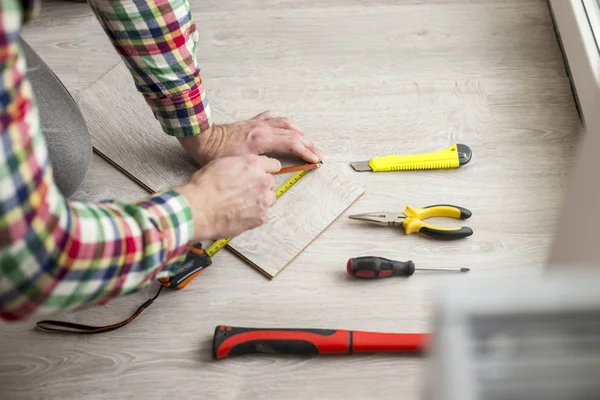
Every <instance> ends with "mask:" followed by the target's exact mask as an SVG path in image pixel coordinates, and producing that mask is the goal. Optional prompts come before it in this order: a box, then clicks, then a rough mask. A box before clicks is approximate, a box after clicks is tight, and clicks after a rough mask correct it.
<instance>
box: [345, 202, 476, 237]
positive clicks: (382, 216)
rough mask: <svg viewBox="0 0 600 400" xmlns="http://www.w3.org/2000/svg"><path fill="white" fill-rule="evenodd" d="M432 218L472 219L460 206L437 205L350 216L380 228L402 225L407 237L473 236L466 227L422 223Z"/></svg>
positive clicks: (468, 212) (469, 212)
mask: <svg viewBox="0 0 600 400" xmlns="http://www.w3.org/2000/svg"><path fill="white" fill-rule="evenodd" d="M432 217H449V218H455V219H467V218H470V217H471V211H469V210H467V209H466V208H462V207H458V206H452V205H448V204H437V205H434V206H429V207H424V208H415V207H412V206H406V209H405V210H404V212H403V213H391V212H374V213H366V214H355V215H350V216H349V218H350V219H357V220H359V221H364V222H369V223H371V224H375V225H380V226H397V225H402V226H403V227H404V232H405V233H406V234H407V235H410V234H411V233H416V232H418V233H422V234H423V235H426V236H429V237H431V238H433V239H438V240H455V239H464V238H466V237H468V236H471V235H472V234H473V230H472V229H471V228H469V227H466V226H463V227H461V228H441V227H438V226H433V225H429V224H426V223H425V222H423V221H422V220H424V219H427V218H432Z"/></svg>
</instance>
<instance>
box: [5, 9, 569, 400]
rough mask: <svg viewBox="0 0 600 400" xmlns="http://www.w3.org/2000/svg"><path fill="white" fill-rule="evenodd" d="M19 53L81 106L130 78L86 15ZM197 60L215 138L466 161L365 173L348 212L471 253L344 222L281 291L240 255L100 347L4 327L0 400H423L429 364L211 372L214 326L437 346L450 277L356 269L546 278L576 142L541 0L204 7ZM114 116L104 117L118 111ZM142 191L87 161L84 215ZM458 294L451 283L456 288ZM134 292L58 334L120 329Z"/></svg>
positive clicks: (53, 13) (258, 365)
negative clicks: (260, 125) (105, 81)
mask: <svg viewBox="0 0 600 400" xmlns="http://www.w3.org/2000/svg"><path fill="white" fill-rule="evenodd" d="M44 4H45V9H44V10H43V11H42V15H41V17H40V19H39V20H38V21H37V22H35V23H34V24H32V25H31V26H29V27H28V28H27V30H26V31H25V32H24V37H25V39H26V40H28V41H29V42H30V44H31V45H32V46H33V47H34V48H35V49H36V50H37V51H38V52H39V53H40V54H41V55H42V56H43V57H44V59H45V60H46V61H47V63H48V64H49V65H50V66H51V67H53V68H54V69H55V72H56V73H57V74H58V75H59V77H60V78H62V79H63V80H64V82H65V84H66V86H67V87H68V88H69V89H70V90H72V91H73V92H74V94H75V97H76V98H79V96H78V94H79V93H81V92H82V91H83V90H85V89H86V88H88V87H89V86H90V85H92V84H93V83H94V82H96V81H97V80H98V79H99V78H101V77H102V76H104V75H105V74H106V73H108V72H109V71H110V70H111V69H112V68H114V67H115V66H116V65H117V64H118V63H119V58H118V57H117V56H116V55H115V53H114V51H113V50H112V48H111V47H110V44H109V43H108V40H107V39H106V38H105V36H104V34H103V32H102V30H101V29H100V27H99V26H98V25H97V23H96V22H95V20H94V17H93V15H92V13H91V11H90V10H89V8H88V6H87V5H86V4H79V3H71V2H46V3H44ZM192 9H193V12H194V16H195V18H196V20H197V21H198V28H199V30H200V37H201V42H200V45H199V60H200V63H201V67H202V73H203V78H204V81H205V83H206V86H207V88H208V96H209V99H210V100H211V107H212V108H213V110H214V113H215V119H216V121H217V122H226V121H232V120H235V119H240V118H247V117H250V116H252V115H254V114H256V113H258V112H260V111H262V110H264V109H267V108H271V109H274V110H276V111H278V112H280V113H281V114H285V115H288V116H290V117H291V118H292V119H293V120H294V121H295V122H297V123H298V125H300V126H301V127H302V128H303V130H304V131H305V132H307V134H308V135H310V136H311V138H313V139H314V140H315V141H316V142H317V143H318V144H319V145H320V146H321V147H322V148H323V150H324V152H325V154H326V155H327V156H329V157H331V158H332V159H335V160H346V161H347V162H350V161H357V160H364V159H367V158H369V157H370V156H376V155H384V154H387V153H389V152H399V153H409V152H417V151H419V152H420V151H431V150H436V149H440V148H443V147H446V146H448V145H449V144H451V143H455V142H458V143H465V144H468V145H469V146H471V147H472V149H473V152H474V158H473V161H472V163H471V164H470V165H469V166H468V167H467V168H463V169H460V170H456V171H434V172H418V173H397V174H359V173H356V179H357V180H359V181H360V183H361V184H363V185H364V186H365V187H366V193H365V194H364V195H363V197H362V198H361V199H360V200H359V201H358V202H357V203H356V204H355V205H354V206H353V207H352V208H351V210H350V212H352V213H359V212H368V211H379V210H385V209H389V210H401V209H403V208H404V206H405V205H407V204H411V205H414V206H426V205H429V204H435V203H456V204H458V205H461V206H464V207H467V208H469V209H471V210H472V211H473V217H472V219H471V220H469V226H471V227H472V228H473V230H474V232H475V234H474V235H473V236H472V237H471V238H469V239H468V240H465V241H461V242H453V243H445V242H443V243H440V242H433V241H431V240H427V239H425V238H422V237H418V236H416V235H411V236H405V235H404V234H402V233H400V232H399V231H395V230H390V229H385V228H378V227H367V226H364V225H362V224H356V222H355V221H350V220H348V219H347V218H346V217H345V216H343V217H342V218H341V219H340V220H338V221H337V222H336V223H335V224H333V225H332V226H331V227H330V228H329V229H328V230H327V231H326V232H324V233H323V234H322V235H321V236H320V237H319V239H318V240H317V241H315V243H313V244H312V245H311V246H309V248H308V249H307V250H305V251H304V252H303V253H302V254H301V255H300V256H299V257H298V258H297V259H296V260H295V261H294V264H293V265H291V266H290V267H288V268H286V270H285V273H282V274H280V276H278V277H277V279H275V280H273V281H268V280H267V279H265V278H264V277H263V276H261V275H260V274H258V273H257V272H256V271H254V270H252V269H251V268H248V267H247V266H245V265H244V264H243V263H242V262H241V261H240V260H238V259H237V258H236V257H235V256H233V255H232V254H230V253H228V252H225V251H223V252H220V253H219V254H218V255H217V256H216V257H215V260H214V267H211V268H209V269H208V270H206V271H205V272H204V273H203V274H202V276H201V278H198V279H197V280H196V281H194V282H193V283H192V284H190V285H189V286H188V287H187V288H186V289H185V290H184V291H181V292H177V293H175V292H168V293H165V294H164V295H163V296H162V297H161V298H160V300H159V301H157V302H156V303H155V304H154V305H153V306H152V307H151V308H150V309H149V310H148V311H146V312H145V314H143V315H142V317H140V319H139V320H137V321H135V322H134V323H132V325H131V326H128V327H126V328H123V329H121V330H118V331H115V332H112V333H109V334H104V335H100V336H90V337H70V336H67V337H63V336H58V335H50V334H43V333H40V332H37V331H35V330H33V329H32V325H33V322H28V323H23V324H15V325H7V324H3V325H0V331H1V333H0V351H1V352H2V357H1V358H0V398H2V399H38V398H44V399H80V398H93V399H114V398H125V397H128V398H165V397H168V396H173V395H174V394H176V395H177V396H178V397H180V398H214V399H259V398H261V399H262V398H286V399H296V398H298V399H301V398H302V399H304V398H327V399H345V400H348V399H363V398H392V397H393V398H402V399H417V398H420V395H421V393H422V388H423V385H424V384H426V383H427V380H426V376H425V374H426V365H425V362H424V360H422V359H414V358H399V357H394V356H382V355H364V356H352V357H335V358H326V357H322V358H316V359H309V358H299V357H271V356H265V357H258V356H253V357H244V358H238V359H230V360H225V361H219V362H216V361H212V360H211V338H212V332H213V329H214V327H215V326H216V325H218V324H230V325H237V326H255V327H306V328H309V327H310V328H341V329H358V330H372V331H392V332H403V331H404V332H418V331H427V330H428V329H429V326H430V322H431V318H432V307H433V305H434V301H435V293H436V292H435V289H436V286H437V285H438V284H440V283H442V282H443V281H444V280H445V279H448V278H447V277H446V276H441V275H435V274H421V275H415V276H414V277H412V278H411V279H410V280H401V279H395V280H384V281H380V282H379V281H378V282H362V281H361V282H357V281H353V280H350V279H348V278H347V277H346V275H345V262H346V260H347V259H348V258H349V257H353V256H360V255H381V256H386V257H390V258H396V259H401V260H408V259H411V260H413V261H415V262H416V263H417V264H419V265H421V266H456V265H460V266H465V267H470V268H472V271H471V273H470V274H469V275H466V276H465V275H463V276H461V277H460V279H474V278H490V279H493V278H496V277H506V276H510V277H514V278H515V279H518V277H519V276H524V275H535V274H540V273H541V272H542V270H543V265H544V263H545V260H546V257H547V254H548V251H549V245H550V243H551V240H552V235H553V233H554V231H555V229H557V226H556V224H557V216H558V212H559V210H560V207H561V203H562V199H563V195H564V189H565V184H566V181H567V178H568V174H569V171H570V168H571V166H572V164H573V162H574V149H575V146H576V144H577V142H578V138H579V124H578V119H577V112H576V108H575V104H574V101H573V98H572V94H571V90H570V85H569V80H568V78H567V76H566V72H565V67H564V63H563V60H562V56H561V53H560V50H559V46H558V43H557V39H556V37H555V33H554V30H553V26H552V21H551V16H550V12H549V10H548V6H547V4H546V2H545V1H543V0H405V1H391V0H390V1H385V0H350V1H343V0H320V1H318V0H312V1H303V2H298V1H291V0H263V1H260V0H236V1H228V2H222V1H217V0H206V1H193V6H192ZM107 107H110V105H107ZM144 195H145V192H144V191H143V190H142V189H140V188H137V187H136V186H135V185H134V184H133V183H131V182H130V181H128V179H127V178H125V177H123V176H121V175H120V173H118V172H117V171H116V170H114V169H113V168H112V167H111V166H109V165H108V164H106V163H105V162H103V161H102V160H99V159H98V158H95V159H94V165H93V169H92V171H90V174H89V176H88V179H87V181H86V183H85V184H84V186H83V187H82V188H81V189H80V191H79V192H78V193H77V195H76V197H78V198H81V199H88V200H99V199H104V198H117V197H118V198H121V199H129V200H132V199H136V198H139V197H141V196H144ZM455 278H459V277H455ZM148 295H149V294H148V293H142V294H137V295H133V296H130V297H128V298H123V299H119V300H115V301H113V302H111V303H110V304H108V305H107V306H104V307H101V308H95V309H91V310H88V311H85V312H79V313H76V314H71V315H66V316H65V317H68V318H71V319H73V320H75V321H78V322H92V323H98V324H100V323H108V322H112V321H116V320H118V319H119V318H124V317H126V316H128V315H129V314H130V313H131V312H132V311H133V310H134V309H135V308H136V307H137V305H139V303H140V302H141V301H142V300H143V299H145V298H146V297H148Z"/></svg>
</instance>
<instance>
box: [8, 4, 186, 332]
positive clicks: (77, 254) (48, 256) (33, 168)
mask: <svg viewBox="0 0 600 400" xmlns="http://www.w3.org/2000/svg"><path fill="white" fill-rule="evenodd" d="M10 5H11V6H13V8H10V7H7V8H5V9H0V17H2V19H3V20H9V19H10V18H12V20H11V21H17V20H18V19H20V18H19V17H20V15H18V14H19V10H20V8H19V7H20V5H19V2H18V1H13V2H12V3H11V4H10ZM9 12H15V14H17V15H10V16H9V15H8V14H7V13H9ZM18 30H19V26H18V24H12V25H2V26H0V78H2V80H3V82H4V84H3V86H2V87H1V88H0V106H1V107H0V318H3V319H7V320H17V319H24V318H27V317H30V316H32V315H36V314H47V313H49V312H54V311H58V310H64V309H70V308H75V307H79V306H83V305H89V304H95V303H104V302H106V301H108V300H109V299H111V298H113V297H116V296H119V295H124V294H127V293H130V292H132V291H135V290H137V289H139V288H141V287H143V286H145V285H146V284H147V283H149V282H150V281H151V279H152V277H154V276H155V274H156V273H158V272H159V271H161V270H163V269H164V268H165V267H168V266H170V265H172V264H174V263H176V262H179V261H180V260H182V259H183V258H184V257H185V253H186V252H187V249H188V247H189V244H190V240H191V238H192V236H193V233H194V232H193V225H192V216H191V211H190V208H189V204H188V202H187V201H186V200H185V198H184V197H183V196H182V195H180V194H177V193H176V192H171V191H169V192H165V193H161V194H158V195H155V196H152V197H151V198H149V199H147V200H145V201H141V202H134V203H124V202H106V203H100V204H92V203H87V202H77V201H72V202H69V201H67V200H66V199H65V198H64V197H63V196H62V195H61V194H60V192H59V190H58V188H57V187H56V185H55V183H54V181H53V176H52V169H51V167H50V164H49V161H48V151H47V148H46V143H45V141H44V137H43V135H42V132H41V129H40V122H39V119H38V113H37V109H36V106H35V103H34V101H33V95H32V90H31V86H30V84H29V82H28V81H27V79H26V74H25V63H24V60H23V58H22V53H21V52H20V50H19V45H18V40H17V38H18V35H17V33H18Z"/></svg>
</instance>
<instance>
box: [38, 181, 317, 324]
mask: <svg viewBox="0 0 600 400" xmlns="http://www.w3.org/2000/svg"><path fill="white" fill-rule="evenodd" d="M308 171H309V170H304V171H300V172H296V173H295V174H294V175H292V177H291V178H290V179H288V180H287V181H285V182H284V183H283V185H281V186H279V187H278V188H277V189H276V190H275V195H276V196H277V198H278V199H279V198H280V197H281V196H282V195H283V194H284V193H285V192H287V191H288V190H290V189H291V188H292V186H294V185H295V184H296V183H298V181H300V179H302V177H304V175H306V173H307V172H308ZM232 239H233V238H229V239H220V240H217V241H216V242H214V243H213V244H211V245H210V246H209V247H208V249H206V250H204V249H203V248H202V243H199V244H197V245H195V246H193V247H192V248H191V249H190V251H189V252H188V254H187V257H186V259H185V261H184V262H182V263H181V265H180V266H179V268H178V269H177V272H175V273H174V274H172V276H163V277H161V276H160V275H158V276H157V278H158V281H159V282H160V284H161V286H160V287H159V289H158V292H156V295H154V297H152V298H151V299H148V300H146V301H145V302H144V304H142V305H141V306H140V307H139V308H138V309H137V311H136V312H135V313H133V315H131V317H129V318H127V319H125V320H123V321H121V322H118V323H116V324H111V325H105V326H93V325H84V324H77V323H74V322H68V321H55V320H44V321H39V322H38V323H37V324H36V326H37V328H38V329H39V330H42V331H45V332H60V333H76V334H91V333H103V332H109V331H114V330H115V329H119V328H121V327H123V326H125V325H127V324H128V323H130V322H131V321H133V320H134V319H136V318H137V317H138V315H140V314H141V313H142V312H143V311H144V310H145V309H146V308H148V307H150V305H151V304H152V303H153V302H154V300H156V299H157V298H158V296H159V295H160V292H161V290H162V289H163V288H165V287H166V288H171V289H183V288H184V287H185V286H186V285H187V284H188V283H190V282H191V281H192V280H193V279H194V278H195V277H196V276H198V274H199V273H200V272H202V271H203V270H204V269H205V268H207V267H209V266H210V265H211V264H212V260H211V257H212V256H214V255H215V254H217V253H218V252H219V250H221V249H222V248H223V247H225V246H227V243H229V242H230V241H231V240H232Z"/></svg>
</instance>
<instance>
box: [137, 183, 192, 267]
mask: <svg viewBox="0 0 600 400" xmlns="http://www.w3.org/2000/svg"><path fill="white" fill-rule="evenodd" d="M135 204H136V205H138V206H140V207H143V208H144V209H145V210H146V212H147V213H148V214H149V216H150V223H151V224H152V225H154V228H155V229H149V230H148V231H149V232H153V231H157V232H159V233H160V240H157V241H155V243H156V245H157V246H159V248H157V249H146V250H147V253H148V250H149V252H150V253H151V254H152V255H155V256H156V255H159V253H163V254H162V256H163V257H161V258H162V259H163V260H165V261H166V262H165V263H164V265H163V268H165V267H166V268H168V267H170V266H172V265H175V264H176V263H180V262H182V261H183V260H184V259H185V257H186V255H187V252H188V251H189V247H190V246H191V244H192V239H193V237H194V218H193V216H192V210H191V208H190V205H189V203H188V201H187V200H186V198H185V197H184V196H183V195H182V194H180V193H178V192H176V191H174V190H168V191H164V192H160V193H157V194H154V195H152V196H150V197H149V198H147V199H145V200H142V201H138V202H136V203H135ZM161 249H162V251H160V250H161ZM161 269H162V268H159V269H158V270H156V271H155V274H156V273H158V272H159V271H160V270H161Z"/></svg>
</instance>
